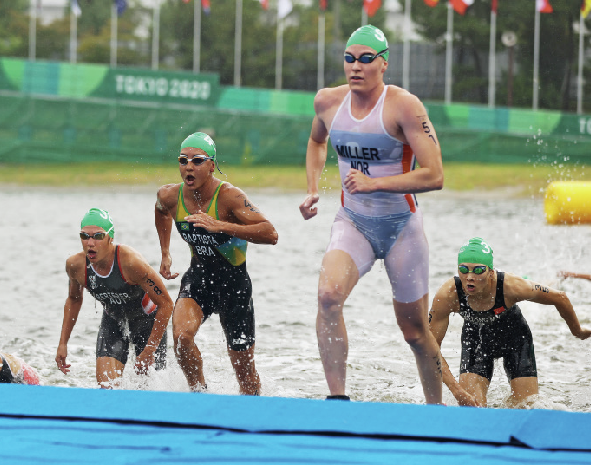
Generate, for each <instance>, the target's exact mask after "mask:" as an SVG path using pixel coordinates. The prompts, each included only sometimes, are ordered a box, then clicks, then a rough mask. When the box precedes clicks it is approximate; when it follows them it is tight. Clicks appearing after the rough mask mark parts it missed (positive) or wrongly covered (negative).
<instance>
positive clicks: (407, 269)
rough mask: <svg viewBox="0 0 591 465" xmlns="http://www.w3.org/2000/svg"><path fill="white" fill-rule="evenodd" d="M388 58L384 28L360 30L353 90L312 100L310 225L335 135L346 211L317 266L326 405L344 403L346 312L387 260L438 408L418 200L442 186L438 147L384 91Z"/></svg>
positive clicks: (418, 108) (413, 111)
mask: <svg viewBox="0 0 591 465" xmlns="http://www.w3.org/2000/svg"><path fill="white" fill-rule="evenodd" d="M389 53H390V52H389V51H388V41H387V40H386V37H385V36H384V33H383V32H382V31H381V30H379V29H378V28H376V27H374V26H371V25H366V26H363V27H361V28H359V29H357V30H356V31H354V32H353V34H351V37H350V38H349V40H348V41H347V45H346V48H345V54H344V61H343V62H344V71H345V76H346V78H347V84H346V85H343V86H339V87H334V88H326V89H321V90H320V91H318V94H317V95H316V97H315V98H314V110H315V112H316V116H315V117H314V120H313V122H312V130H311V133H310V138H309V140H308V148H307V152H306V175H307V180H308V195H307V196H306V198H305V199H304V201H303V202H302V204H301V205H300V212H301V214H302V216H303V217H304V219H305V220H308V219H310V218H312V217H314V216H316V214H317V213H318V206H317V203H318V201H319V195H318V190H319V189H318V183H319V180H320V177H321V175H322V172H323V170H324V165H325V163H326V157H327V144H328V138H329V137H330V140H331V143H332V146H333V148H334V149H335V151H336V152H337V153H338V164H339V171H340V174H341V182H342V196H341V203H342V206H341V208H340V210H339V211H338V213H337V215H336V218H335V220H334V223H333V226H332V231H331V238H330V243H329V244H328V247H327V249H326V253H325V255H324V258H323V260H322V267H321V268H320V279H319V283H318V316H317V319H316V333H317V337H318V347H319V350H320V358H321V359H322V365H323V367H324V374H325V377H326V381H327V384H328V388H329V390H330V396H328V398H329V399H341V400H347V399H348V396H347V395H346V392H345V384H346V371H347V355H348V352H349V342H348V339H347V329H346V327H345V320H344V315H343V307H344V305H345V301H346V299H347V297H349V294H350V293H351V291H352V290H353V288H354V287H355V286H356V285H357V283H358V282H359V280H360V279H361V277H362V276H364V275H365V274H366V273H367V272H368V271H369V270H370V269H371V267H372V266H373V264H374V263H375V262H376V260H383V262H384V265H385V268H386V272H387V273H388V277H389V279H390V287H391V289H392V298H393V305H394V313H395V315H396V321H397V323H398V326H399V327H400V329H401V330H402V334H403V336H404V339H405V341H406V342H407V343H408V344H409V346H410V348H411V350H412V352H413V354H414V356H415V360H416V364H417V368H418V371H419V377H420V379H421V383H422V385H423V393H424V395H425V399H426V402H427V403H428V404H438V403H440V402H441V393H442V384H441V358H440V354H439V347H438V346H437V343H436V342H435V339H434V338H433V336H432V335H431V333H430V332H429V323H428V320H427V316H428V310H429V244H428V243H427V238H426V237H425V233H424V231H423V215H422V212H421V210H420V208H419V206H418V203H417V199H416V196H415V194H417V193H420V192H429V191H434V190H439V189H441V188H442V186H443V166H442V161H441V147H440V145H439V141H438V140H437V135H436V134H435V129H434V127H433V124H432V123H431V121H430V120H429V116H428V115H427V111H426V110H425V107H424V106H423V104H422V103H421V101H420V100H419V99H418V98H417V97H416V96H414V95H412V94H410V93H409V92H408V91H406V90H405V89H401V88H400V87H396V86H393V85H386V84H385V83H384V73H385V72H386V70H387V69H388V59H389ZM417 163H418V165H420V167H419V166H417ZM357 311H361V312H363V311H366V312H370V310H369V309H365V310H363V309H357ZM368 314H369V313H368Z"/></svg>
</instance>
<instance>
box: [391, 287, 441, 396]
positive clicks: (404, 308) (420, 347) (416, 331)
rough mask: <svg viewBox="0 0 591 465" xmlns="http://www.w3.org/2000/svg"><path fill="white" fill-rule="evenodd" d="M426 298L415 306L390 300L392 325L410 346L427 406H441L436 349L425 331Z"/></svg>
mask: <svg viewBox="0 0 591 465" xmlns="http://www.w3.org/2000/svg"><path fill="white" fill-rule="evenodd" d="M428 310H429V294H425V295H424V296H423V297H422V298H420V299H419V300H417V301H415V302H409V303H403V302H397V301H396V300H394V312H395V313H396V321H397V323H398V326H399V327H400V329H401V330H402V334H403V336H404V340H405V341H406V342H407V343H408V344H409V345H410V348H411V349H412V351H413V353H414V355H415V359H416V362H417V368H418V369H419V378H420V379H421V383H422V385H423V393H424V394H425V399H426V401H427V403H428V404H440V403H441V402H442V398H441V396H442V383H441V379H442V375H441V355H440V352H439V346H438V345H437V341H436V340H435V337H433V334H432V333H431V331H429V319H428V316H427V315H428Z"/></svg>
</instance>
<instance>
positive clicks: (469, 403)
mask: <svg viewBox="0 0 591 465" xmlns="http://www.w3.org/2000/svg"><path fill="white" fill-rule="evenodd" d="M454 397H455V398H456V400H457V401H458V405H459V406H460V407H482V405H481V404H480V402H478V401H477V400H476V397H474V396H473V395H472V394H470V393H469V392H468V391H466V390H465V389H462V388H460V389H459V390H458V391H456V392H455V393H454Z"/></svg>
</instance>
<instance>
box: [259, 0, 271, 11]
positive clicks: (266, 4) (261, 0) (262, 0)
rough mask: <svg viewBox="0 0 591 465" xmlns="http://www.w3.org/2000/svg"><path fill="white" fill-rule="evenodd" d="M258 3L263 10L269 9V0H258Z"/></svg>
mask: <svg viewBox="0 0 591 465" xmlns="http://www.w3.org/2000/svg"><path fill="white" fill-rule="evenodd" d="M259 3H260V4H261V6H262V7H263V10H265V11H267V10H268V9H269V0H259Z"/></svg>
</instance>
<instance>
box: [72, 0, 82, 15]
mask: <svg viewBox="0 0 591 465" xmlns="http://www.w3.org/2000/svg"><path fill="white" fill-rule="evenodd" d="M70 9H71V10H72V13H74V14H75V15H76V16H80V15H81V14H82V10H81V9H80V6H79V5H78V0H70Z"/></svg>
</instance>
